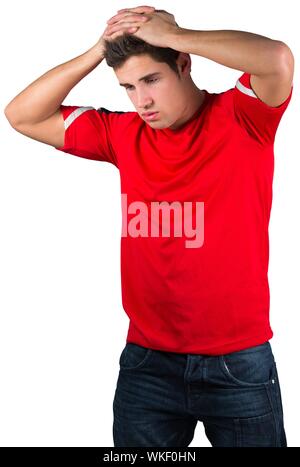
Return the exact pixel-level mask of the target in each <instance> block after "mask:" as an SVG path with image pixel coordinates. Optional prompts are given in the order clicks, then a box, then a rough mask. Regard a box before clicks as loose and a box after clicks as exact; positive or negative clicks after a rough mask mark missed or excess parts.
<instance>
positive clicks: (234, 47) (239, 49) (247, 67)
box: [169, 28, 287, 75]
mask: <svg viewBox="0 0 300 467" xmlns="http://www.w3.org/2000/svg"><path fill="white" fill-rule="evenodd" d="M171 43H173V46H172V45H171ZM169 47H173V48H174V49H176V50H179V51H180V52H186V53H191V54H195V55H200V56H201V57H205V58H208V59H209V60H213V61H214V62H217V63H219V64H221V65H224V66H227V67H229V68H234V69H236V70H240V71H243V72H245V73H250V74H255V75H262V74H269V73H273V72H276V71H277V70H278V69H279V66H281V57H283V55H284V54H283V53H281V51H284V50H285V44H284V43H283V42H280V41H276V40H273V39H270V38H268V37H264V36H261V35H258V34H253V33H250V32H245V31H232V30H220V31H195V30H191V29H184V28H179V30H178V31H177V32H175V34H174V36H173V37H172V38H170V45H169ZM286 47H287V46H286Z"/></svg>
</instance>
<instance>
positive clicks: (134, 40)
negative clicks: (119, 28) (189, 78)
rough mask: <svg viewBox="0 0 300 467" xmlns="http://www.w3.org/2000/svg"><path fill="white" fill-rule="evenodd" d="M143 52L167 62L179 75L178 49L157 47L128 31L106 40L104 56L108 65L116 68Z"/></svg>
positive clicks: (154, 58)
mask: <svg viewBox="0 0 300 467" xmlns="http://www.w3.org/2000/svg"><path fill="white" fill-rule="evenodd" d="M143 54H148V55H150V56H151V57H152V58H153V60H156V61H157V62H165V63H167V64H168V65H169V67H170V68H171V69H172V70H173V71H174V72H175V73H176V74H177V75H178V76H179V72H178V68H177V63H176V59H177V57H178V55H179V52H178V51H177V50H173V49H171V48H169V47H156V46H154V45H151V44H148V43H147V42H145V41H143V40H142V39H140V38H138V37H135V36H134V35H132V34H128V33H124V34H122V35H121V36H119V37H116V39H114V40H112V41H108V40H105V51H104V58H105V60H106V63H107V65H108V66H110V67H112V68H114V69H117V68H119V67H121V66H122V65H123V64H124V63H125V62H126V60H127V59H128V58H129V57H132V56H134V55H143Z"/></svg>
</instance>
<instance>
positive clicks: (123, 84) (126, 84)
mask: <svg viewBox="0 0 300 467" xmlns="http://www.w3.org/2000/svg"><path fill="white" fill-rule="evenodd" d="M158 75H161V72H159V71H155V72H154V73H149V74H148V75H145V76H142V77H141V78H139V81H144V80H146V79H149V78H153V77H154V76H158ZM119 84H120V86H132V84H130V83H119Z"/></svg>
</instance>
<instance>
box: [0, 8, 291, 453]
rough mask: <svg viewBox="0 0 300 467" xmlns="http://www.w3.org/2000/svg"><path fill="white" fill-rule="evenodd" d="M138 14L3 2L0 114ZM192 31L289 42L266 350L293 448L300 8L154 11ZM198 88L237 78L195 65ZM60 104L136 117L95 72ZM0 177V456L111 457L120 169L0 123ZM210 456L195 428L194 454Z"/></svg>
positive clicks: (206, 63)
mask: <svg viewBox="0 0 300 467" xmlns="http://www.w3.org/2000/svg"><path fill="white" fill-rule="evenodd" d="M137 5H143V2H141V3H140V2H134V1H132V2H127V1H110V2H100V1H99V0H97V1H96V0H95V1H93V0H85V1H84V2H74V1H63V2H62V1H59V2H58V1H51V2H40V1H37V0H36V1H34V0H26V2H21V1H16V0H11V1H10V2H5V7H4V8H5V10H3V9H2V12H1V13H2V14H1V28H0V31H1V70H2V71H1V97H0V106H1V109H3V110H4V107H5V105H6V104H7V103H8V102H9V101H10V100H11V99H12V98H13V97H14V96H15V95H16V94H18V93H19V92H20V91H22V90H23V89H24V88H25V87H26V86H27V85H28V84H30V83H31V82H32V81H34V80H35V79H37V78H38V77H39V76H41V75H42V74H44V73H45V72H46V71H48V70H50V69H51V68H53V67H55V66H56V65H59V64H61V63H64V62H66V61H68V60H70V59H71V58H74V57H76V56H78V55H80V54H81V53H83V52H85V51H86V50H87V49H88V48H90V47H91V46H92V45H94V44H95V43H96V41H97V40H98V38H99V37H100V35H101V34H102V32H103V30H104V28H105V23H106V21H107V20H108V19H109V18H110V17H111V16H113V15H114V14H115V13H116V11H117V10H118V9H120V8H124V7H133V6H137ZM150 5H152V6H155V7H156V8H157V9H159V8H160V9H166V10H167V11H170V12H172V13H173V14H174V15H175V19H176V21H177V23H178V24H179V25H180V26H182V27H185V28H189V29H198V30H201V29H205V30H210V29H235V30H244V31H249V32H254V33H257V34H262V35H265V36H268V37H270V38H272V39H278V40H282V41H284V42H286V43H287V44H288V45H289V46H290V48H291V49H292V51H293V53H294V56H295V61H296V69H295V78H294V91H293V97H292V101H291V103H290V105H289V107H288V109H287V111H286V113H285V114H284V116H283V118H282V120H281V123H280V125H279V129H278V131H277V136H276V142H275V175H274V184H273V207H272V213H271V222H270V228H269V232H270V263H269V282H270V290H271V310H270V313H271V326H272V329H273V331H274V337H273V339H272V340H271V345H272V348H273V353H274V355H275V360H276V362H277V366H278V371H279V378H280V383H281V391H282V398H283V404H284V414H285V428H286V434H287V438H288V445H289V446H290V447H292V446H298V447H299V446H300V438H299V429H298V421H299V419H300V406H299V374H298V369H299V312H300V298H299V287H300V284H299V279H300V274H299V264H300V248H299V238H300V226H299V199H300V184H299V173H300V154H299V149H298V148H299V118H297V117H299V92H298V87H299V77H298V75H297V61H298V57H299V44H300V40H299V39H300V37H299V36H300V35H299V21H298V15H297V13H296V8H297V2H295V1H294V0H285V1H284V2H283V3H282V2H274V1H270V0H269V1H264V2H262V1H258V0H252V1H251V2H244V3H241V2H240V1H230V0H227V1H226V2H223V1H216V0H210V1H209V2H195V1H185V2H182V1H179V0H177V1H174V0H172V1H159V2H158V1H156V2H155V3H150ZM192 63H193V66H192V76H193V79H194V80H195V82H196V84H197V85H198V87H199V88H200V89H207V90H208V91H209V92H222V91H224V90H227V89H229V88H232V87H234V85H235V82H236V80H237V78H238V77H239V76H240V75H241V72H240V71H239V70H234V69H230V68H227V67H224V66H222V65H219V64H217V63H215V62H212V61H210V60H207V59H204V58H202V57H199V56H195V55H192ZM64 103H65V104H66V105H84V106H93V107H95V108H98V107H100V106H102V107H106V108H108V109H110V110H134V108H133V106H132V104H131V102H130V101H129V99H128V97H127V95H126V92H125V90H124V89H121V88H120V86H118V84H117V78H116V77H115V75H114V73H113V70H112V69H111V68H109V67H108V66H107V65H106V63H105V62H102V63H101V64H100V66H99V67H97V68H96V69H95V70H94V71H93V72H92V73H91V74H90V75H88V76H87V77H86V78H84V79H83V80H82V81H81V82H80V83H79V84H78V85H77V86H76V87H75V88H74V89H73V90H72V91H71V92H70V94H69V95H68V96H67V98H66V99H65V101H64ZM0 125H1V143H0V144H1V159H0V163H1V167H0V190H1V192H0V200H1V205H0V209H1V211H0V216H1V231H0V236H1V238H0V249H1V251H0V255H1V256H0V284H1V295H0V309H1V315H0V378H1V383H0V443H1V446H110V447H112V446H113V438H112V423H113V411H112V402H113V397H114V391H115V387H116V381H117V376H118V371H119V366H118V359H119V356H120V353H121V351H122V349H123V347H124V346H125V339H126V335H127V329H128V318H127V315H126V314H125V312H124V310H123V308H122V304H121V282H120V264H119V261H120V235H121V204H120V181H119V173H118V170H117V169H116V168H115V167H114V166H112V165H111V164H108V163H101V162H97V161H91V160H87V159H83V158H79V157H76V156H72V155H68V154H65V153H62V152H59V151H56V150H55V149H54V148H53V147H51V146H48V145H46V144H42V143H39V142H37V141H34V140H32V139H30V138H26V137H24V136H23V135H21V134H19V133H17V132H16V131H14V130H13V129H12V128H11V127H10V125H9V123H8V122H7V120H6V119H5V116H4V113H3V111H2V112H1V114H0ZM194 446H210V443H209V442H208V440H207V439H206V437H205V434H204V430H203V426H202V424H201V423H198V425H197V428H196V431H195V437H194V440H193V441H192V443H191V444H190V447H194Z"/></svg>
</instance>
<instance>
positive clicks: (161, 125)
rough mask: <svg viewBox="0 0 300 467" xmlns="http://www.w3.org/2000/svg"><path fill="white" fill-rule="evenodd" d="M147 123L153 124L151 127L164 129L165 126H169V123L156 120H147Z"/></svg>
mask: <svg viewBox="0 0 300 467" xmlns="http://www.w3.org/2000/svg"><path fill="white" fill-rule="evenodd" d="M146 123H147V125H149V126H151V128H155V129H157V130H163V129H164V128H168V125H166V124H165V123H163V122H161V121H159V120H158V121H154V122H146Z"/></svg>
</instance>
